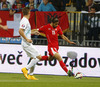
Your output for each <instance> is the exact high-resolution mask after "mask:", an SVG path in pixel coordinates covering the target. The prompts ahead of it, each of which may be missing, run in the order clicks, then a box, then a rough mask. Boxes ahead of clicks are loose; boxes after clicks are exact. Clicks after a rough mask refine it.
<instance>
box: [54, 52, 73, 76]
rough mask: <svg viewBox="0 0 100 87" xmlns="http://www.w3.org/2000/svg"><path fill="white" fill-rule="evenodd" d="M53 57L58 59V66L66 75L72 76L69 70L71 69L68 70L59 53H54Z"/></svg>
mask: <svg viewBox="0 0 100 87" xmlns="http://www.w3.org/2000/svg"><path fill="white" fill-rule="evenodd" d="M54 57H55V58H56V59H57V60H58V61H59V64H60V66H61V67H62V69H63V70H64V71H65V72H66V73H67V74H68V76H74V74H73V72H71V70H69V71H68V69H67V67H66V65H65V63H64V62H63V60H62V58H61V56H60V54H59V53H55V54H54Z"/></svg>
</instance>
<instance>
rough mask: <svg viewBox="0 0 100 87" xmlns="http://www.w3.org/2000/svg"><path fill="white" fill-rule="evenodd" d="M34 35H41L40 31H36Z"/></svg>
mask: <svg viewBox="0 0 100 87" xmlns="http://www.w3.org/2000/svg"><path fill="white" fill-rule="evenodd" d="M32 34H34V35H39V34H40V32H38V31H34V32H32Z"/></svg>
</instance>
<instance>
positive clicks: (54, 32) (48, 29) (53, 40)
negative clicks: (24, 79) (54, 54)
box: [39, 24, 63, 50]
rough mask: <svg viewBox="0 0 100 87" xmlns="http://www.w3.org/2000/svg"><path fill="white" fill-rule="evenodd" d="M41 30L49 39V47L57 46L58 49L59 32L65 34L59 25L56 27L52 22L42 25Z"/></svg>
mask: <svg viewBox="0 0 100 87" xmlns="http://www.w3.org/2000/svg"><path fill="white" fill-rule="evenodd" d="M39 32H43V33H44V34H45V35H46V37H47V40H48V49H49V48H50V47H55V48H56V49H57V50H58V34H59V35H62V34H63V32H62V30H61V28H60V26H59V25H58V26H57V27H56V28H53V27H52V26H51V25H50V24H48V25H45V26H42V27H41V28H39Z"/></svg>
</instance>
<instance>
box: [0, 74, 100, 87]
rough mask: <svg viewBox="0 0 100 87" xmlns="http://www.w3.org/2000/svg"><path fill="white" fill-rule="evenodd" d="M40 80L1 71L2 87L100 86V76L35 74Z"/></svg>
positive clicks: (0, 81)
mask: <svg viewBox="0 0 100 87" xmlns="http://www.w3.org/2000/svg"><path fill="white" fill-rule="evenodd" d="M35 77H36V78H38V79H39V80H37V81H35V80H27V79H25V78H24V76H23V74H8V73H0V87H100V78H92V77H83V78H82V79H75V78H74V77H68V76H52V75H35Z"/></svg>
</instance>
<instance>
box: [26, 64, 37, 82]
mask: <svg viewBox="0 0 100 87" xmlns="http://www.w3.org/2000/svg"><path fill="white" fill-rule="evenodd" d="M34 69H35V65H34V66H32V67H31V68H30V70H29V75H28V79H31V80H38V79H37V78H35V77H34V76H33V75H34Z"/></svg>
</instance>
